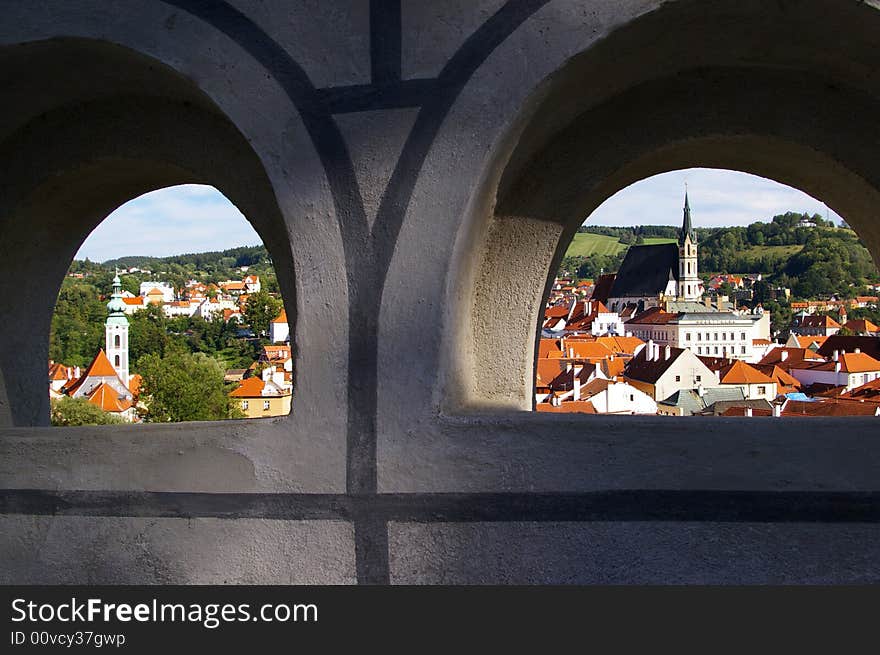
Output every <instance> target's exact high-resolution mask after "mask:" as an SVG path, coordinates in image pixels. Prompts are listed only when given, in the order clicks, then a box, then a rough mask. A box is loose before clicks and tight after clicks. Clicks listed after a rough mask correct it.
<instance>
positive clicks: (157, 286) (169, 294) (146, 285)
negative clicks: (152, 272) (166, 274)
mask: <svg viewBox="0 0 880 655" xmlns="http://www.w3.org/2000/svg"><path fill="white" fill-rule="evenodd" d="M139 295H140V296H142V297H144V298H146V302H147V303H148V304H151V305H159V304H161V303H164V302H171V301H172V300H174V287H172V286H171V285H170V284H168V283H167V282H141V286H140V292H139Z"/></svg>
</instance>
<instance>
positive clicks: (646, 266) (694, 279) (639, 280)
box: [593, 193, 703, 311]
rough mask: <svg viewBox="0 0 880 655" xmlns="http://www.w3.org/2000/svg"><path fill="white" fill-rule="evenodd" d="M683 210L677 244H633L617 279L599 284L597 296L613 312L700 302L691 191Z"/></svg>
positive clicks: (685, 199)
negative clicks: (672, 302)
mask: <svg viewBox="0 0 880 655" xmlns="http://www.w3.org/2000/svg"><path fill="white" fill-rule="evenodd" d="M683 213H684V217H683V220H682V225H681V231H680V235H679V239H678V243H677V244H675V243H665V244H655V245H635V246H630V248H629V250H628V251H627V253H626V257H624V260H623V263H622V264H621V266H620V270H619V271H618V272H617V274H616V276H614V278H613V281H611V280H610V279H608V278H606V279H605V280H600V282H602V288H601V289H600V285H599V283H597V285H596V289H597V290H598V291H599V293H598V294H597V293H596V291H594V292H593V299H594V300H599V301H600V302H603V303H605V305H606V306H607V307H608V308H609V309H610V310H611V311H620V310H622V309H623V308H624V307H627V306H630V307H635V308H636V311H644V310H646V309H650V308H651V307H658V306H660V303H661V302H662V301H663V300H664V299H676V300H681V301H698V300H699V299H700V298H701V297H702V296H703V283H702V281H701V280H700V277H699V275H698V273H697V271H698V268H697V253H698V244H697V236H696V232H695V231H694V228H693V224H692V221H691V208H690V202H689V201H688V196H687V193H685V196H684V210H683ZM609 285H610V289H609V288H607V287H608V286H609ZM606 293H607V296H606V295H605V294H606ZM602 296H604V297H602Z"/></svg>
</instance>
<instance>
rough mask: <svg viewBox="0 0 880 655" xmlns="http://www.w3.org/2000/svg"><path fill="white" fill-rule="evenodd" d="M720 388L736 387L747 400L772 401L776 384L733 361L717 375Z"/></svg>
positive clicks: (742, 363) (760, 373) (761, 374)
mask: <svg viewBox="0 0 880 655" xmlns="http://www.w3.org/2000/svg"><path fill="white" fill-rule="evenodd" d="M718 375H719V381H720V382H721V386H722V387H729V386H733V387H737V388H739V389H740V390H742V392H743V396H744V397H745V398H746V399H747V400H773V399H774V398H776V394H777V387H776V382H775V381H774V380H773V379H772V378H771V377H770V376H768V375H765V374H764V373H762V372H761V371H759V370H758V369H756V368H754V367H753V366H749V365H748V364H746V363H745V362H742V361H735V362H733V363H732V364H730V365H729V366H725V367H724V368H722V369H721V370H720V371H719V373H718Z"/></svg>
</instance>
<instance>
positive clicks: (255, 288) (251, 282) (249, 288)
mask: <svg viewBox="0 0 880 655" xmlns="http://www.w3.org/2000/svg"><path fill="white" fill-rule="evenodd" d="M242 283H244V286H245V291H246V292H247V293H259V291H260V289H261V288H262V285H261V284H260V276H259V275H248V276H247V277H245V278H244V279H243V280H242Z"/></svg>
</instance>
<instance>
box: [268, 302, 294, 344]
mask: <svg viewBox="0 0 880 655" xmlns="http://www.w3.org/2000/svg"><path fill="white" fill-rule="evenodd" d="M269 340H270V341H271V342H272V343H284V342H288V341H290V325H288V323H287V312H286V311H284V309H283V308H282V309H281V313H280V314H278V316H276V317H275V318H274V319H273V320H272V322H271V323H270V324H269Z"/></svg>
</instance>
